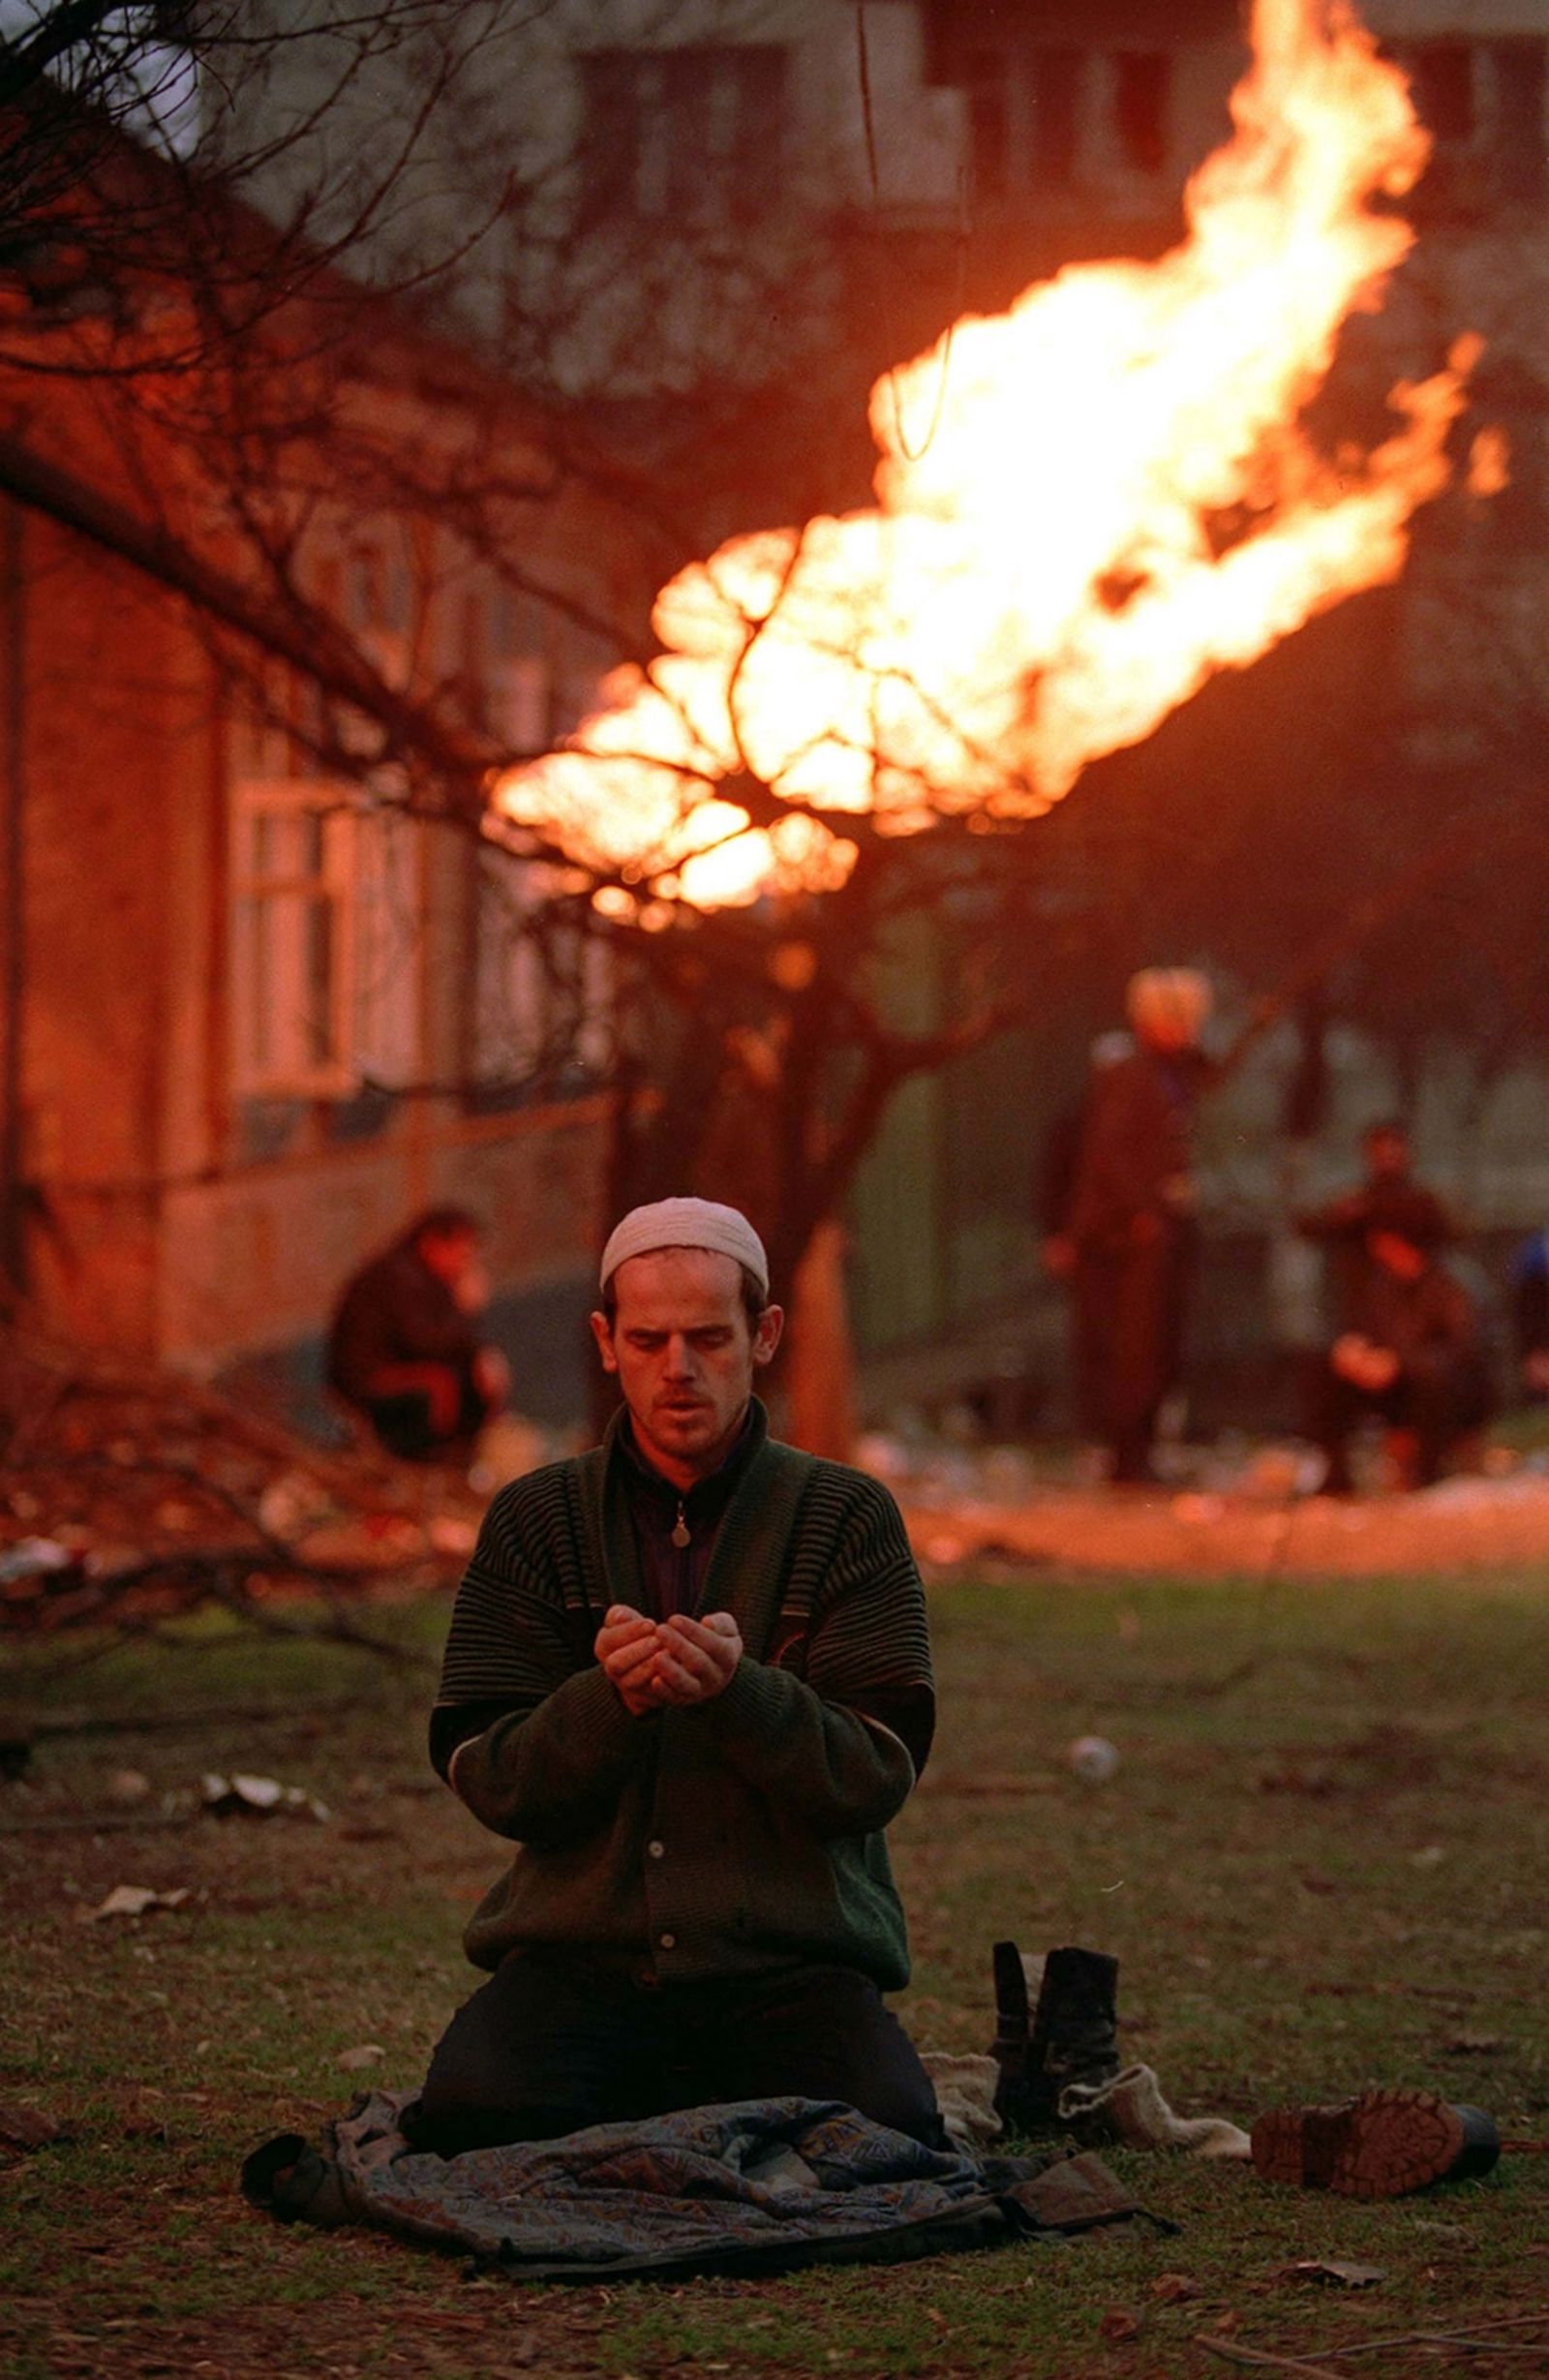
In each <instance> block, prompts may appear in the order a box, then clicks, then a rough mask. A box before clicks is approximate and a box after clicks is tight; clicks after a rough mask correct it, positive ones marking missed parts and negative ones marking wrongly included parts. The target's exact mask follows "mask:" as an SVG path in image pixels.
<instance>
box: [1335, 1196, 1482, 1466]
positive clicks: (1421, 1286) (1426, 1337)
mask: <svg viewBox="0 0 1549 2380" xmlns="http://www.w3.org/2000/svg"><path fill="white" fill-rule="evenodd" d="M1346 1315H1347V1327H1346V1328H1345V1329H1344V1330H1343V1331H1341V1333H1340V1335H1339V1337H1338V1338H1337V1339H1336V1340H1335V1341H1334V1344H1333V1346H1332V1347H1331V1348H1330V1349H1329V1350H1328V1353H1327V1355H1326V1356H1324V1357H1323V1358H1321V1362H1320V1367H1319V1370H1318V1374H1317V1376H1316V1380H1315V1385H1314V1393H1313V1410H1312V1414H1311V1416H1310V1421H1309V1433H1308V1434H1309V1435H1310V1436H1311V1437H1313V1438H1315V1439H1316V1440H1317V1441H1318V1444H1319V1445H1320V1446H1321V1448H1322V1449H1323V1451H1324V1453H1325V1454H1326V1455H1327V1457H1328V1471H1327V1475H1326V1477H1325V1479H1324V1481H1323V1491H1324V1493H1325V1494H1327V1495H1334V1496H1338V1495H1348V1494H1349V1492H1350V1487H1351V1476H1350V1464H1349V1456H1348V1449H1349V1444H1350V1437H1351V1432H1352V1430H1353V1428H1354V1427H1355V1424H1356V1423H1357V1422H1358V1421H1359V1420H1360V1419H1362V1418H1363V1417H1364V1416H1366V1415H1368V1414H1376V1415H1380V1416H1381V1418H1382V1419H1383V1420H1384V1421H1387V1422H1389V1423H1390V1424H1391V1425H1392V1426H1393V1428H1394V1429H1395V1430H1396V1431H1401V1432H1402V1433H1403V1434H1404V1440H1405V1470H1406V1473H1407V1474H1408V1477H1407V1480H1406V1483H1407V1484H1408V1485H1411V1486H1414V1487H1427V1486H1429V1485H1430V1484H1431V1482H1432V1481H1433V1480H1436V1479H1438V1478H1440V1476H1441V1471H1442V1466H1443V1461H1444V1460H1445V1457H1446V1455H1447V1452H1448V1450H1449V1449H1450V1448H1451V1447H1453V1446H1454V1445H1455V1444H1456V1442H1457V1440H1458V1439H1459V1438H1461V1437H1462V1436H1463V1435H1464V1434H1465V1433H1466V1432H1467V1431H1469V1430H1471V1429H1476V1428H1477V1427H1478V1425H1479V1424H1480V1422H1482V1421H1485V1420H1487V1419H1489V1416H1490V1414H1491V1412H1492V1410H1493V1405H1494V1400H1493V1398H1492V1395H1491V1391H1490V1377H1489V1367H1488V1364H1487V1363H1486V1360H1485V1356H1484V1349H1483V1346H1482V1343H1481V1338H1480V1332H1479V1323H1478V1315H1477V1312H1476V1309H1475V1307H1474V1303H1473V1298H1472V1297H1470V1296H1469V1293H1468V1291H1467V1290H1466V1289H1465V1288H1464V1287H1463V1285H1462V1283H1461V1282H1460V1281H1455V1280H1454V1279H1453V1278H1452V1276H1451V1274H1450V1273H1448V1272H1446V1271H1444V1270H1443V1267H1442V1266H1441V1265H1440V1264H1439V1263H1438V1262H1437V1258H1436V1252H1435V1249H1434V1247H1432V1246H1429V1245H1427V1244H1425V1243H1424V1242H1423V1241H1421V1240H1417V1239H1413V1238H1410V1237H1407V1236H1405V1235H1404V1234H1403V1233H1401V1232H1398V1231H1394V1230H1391V1229H1384V1228H1383V1227H1382V1226H1380V1225H1379V1226H1374V1227H1373V1228H1372V1229H1371V1230H1369V1231H1368V1232H1367V1233H1366V1235H1365V1238H1364V1240H1363V1242H1362V1247H1361V1261H1360V1266H1359V1268H1358V1270H1357V1271H1356V1273H1355V1275H1354V1278H1353V1283H1352V1290H1351V1293H1350V1296H1349V1297H1348V1300H1347V1306H1346Z"/></svg>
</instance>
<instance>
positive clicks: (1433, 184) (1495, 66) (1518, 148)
mask: <svg viewBox="0 0 1549 2380" xmlns="http://www.w3.org/2000/svg"><path fill="white" fill-rule="evenodd" d="M1397 56H1398V60H1399V63H1400V64H1401V65H1402V66H1403V68H1404V69H1405V71H1406V73H1407V74H1408V76H1409V77H1410V83H1411V87H1412V91H1413V95H1414V106H1415V109H1416V112H1417V113H1418V115H1419V118H1420V121H1421V123H1422V124H1423V125H1424V126H1425V129H1426V131H1427V132H1428V133H1429V134H1430V136H1431V138H1432V140H1433V142H1434V144H1435V146H1434V150H1433V154H1432V158H1431V164H1430V167H1429V168H1428V170H1427V172H1426V175H1425V178H1424V180H1423V181H1422V182H1421V184H1420V191H1419V197H1420V199H1421V201H1422V203H1425V204H1428V205H1429V206H1431V207H1432V208H1436V207H1442V208H1443V209H1446V208H1451V209H1461V210H1462V211H1464V212H1470V213H1476V212H1477V211H1478V210H1479V209H1480V208H1481V207H1483V206H1485V205H1486V204H1487V203H1492V202H1499V201H1501V200H1506V201H1510V200H1517V201H1519V202H1527V203H1536V202H1538V201H1540V200H1541V199H1542V197H1543V194H1544V187H1545V181H1546V178H1549V174H1546V167H1549V158H1546V135H1545V104H1546V98H1549V43H1545V42H1544V41H1542V40H1539V39H1524V40H1503V41H1492V42H1477V43H1472V44H1471V43H1468V42H1458V41H1447V42H1414V43H1410V44H1405V45H1403V46H1400V48H1399V49H1398V51H1397Z"/></svg>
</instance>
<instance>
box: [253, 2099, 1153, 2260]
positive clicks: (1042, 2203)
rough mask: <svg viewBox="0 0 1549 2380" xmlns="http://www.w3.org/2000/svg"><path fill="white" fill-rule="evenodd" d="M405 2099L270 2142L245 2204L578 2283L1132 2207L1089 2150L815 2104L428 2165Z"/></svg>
mask: <svg viewBox="0 0 1549 2380" xmlns="http://www.w3.org/2000/svg"><path fill="white" fill-rule="evenodd" d="M409 2097H410V2094H409V2093H407V2092H397V2093H393V2092H387V2091H380V2090H374V2091H371V2092H369V2093H368V2094H367V2095H366V2096H365V2097H364V2098H362V2099H359V2100H357V2101H356V2102H355V2105H354V2106H353V2107H352V2108H351V2109H350V2111H349V2115H348V2116H345V2117H343V2118H341V2119H340V2120H339V2121H336V2122H334V2123H331V2124H330V2125H329V2126H328V2127H327V2129H326V2132H325V2133H324V2136H323V2138H322V2141H321V2143H320V2144H319V2145H318V2146H309V2145H308V2144H307V2143H306V2142H305V2141H303V2140H302V2139H300V2138H299V2136H298V2135H296V2134H294V2133H286V2134H282V2135H281V2136H280V2138H279V2139H278V2140H275V2141H270V2142H268V2143H267V2144H266V2145H265V2146H264V2147H263V2148H262V2149H259V2150H258V2151H255V2152H254V2154H253V2155H252V2156H251V2157H249V2158H248V2160H247V2163H246V2164H245V2166H244V2167H243V2172H242V2184H243V2189H244V2191H245V2193H246V2195H247V2196H248V2198H249V2199H250V2200H251V2201H252V2202H253V2203H254V2204H255V2205H257V2206H259V2207H262V2208H264V2209H266V2210H267V2211H268V2212H270V2213H273V2214H275V2215H277V2216H278V2217H279V2218H280V2219H281V2220H282V2221H296V2220H300V2221H308V2222H321V2223H327V2224H337V2223H348V2222H365V2223H373V2224H377V2225H380V2227H382V2228H384V2229H386V2230H388V2231H394V2232H398V2233H401V2234H402V2235H404V2236H405V2237H407V2238H409V2239H411V2240H416V2241H421V2242H425V2243H432V2244H434V2245H437V2246H440V2247H444V2248H453V2249H459V2250H461V2251H463V2252H464V2253H471V2254H472V2255H473V2256H474V2257H475V2258H476V2259H477V2260H478V2261H479V2263H480V2264H481V2265H484V2266H486V2267H489V2268H494V2269H501V2270H504V2271H506V2272H509V2273H511V2274H513V2276H515V2277H518V2278H524V2279H532V2280H577V2281H594V2280H598V2279H614V2278H623V2277H625V2276H629V2275H640V2276H643V2277H644V2276H651V2277H661V2276H665V2275H669V2274H681V2273H772V2272H782V2271H790V2270H794V2269H795V2268H797V2267H799V2266H802V2265H807V2264H820V2263H855V2262H901V2261H905V2260H908V2259H912V2258H914V2257H918V2256H928V2255H936V2254H940V2253H943V2252H946V2251H949V2250H955V2249H963V2248H972V2247H986V2246H991V2245H994V2244H997V2243H1005V2242H1007V2241H1010V2240H1014V2239H1019V2238H1029V2237H1032V2236H1035V2235H1036V2234H1037V2233H1039V2232H1040V2231H1058V2232H1062V2233H1066V2234H1069V2233H1073V2232H1078V2231H1084V2230H1088V2229H1090V2228H1091V2227H1092V2226H1093V2225H1095V2224H1099V2223H1109V2222H1114V2221H1119V2220H1123V2219H1124V2218H1126V2217H1128V2216H1131V2215H1136V2214H1140V2213H1143V2212H1144V2211H1143V2210H1142V2209H1141V2208H1140V2207H1139V2206H1138V2205H1137V2203H1136V2201H1135V2200H1134V2199H1133V2198H1131V2197H1130V2196H1129V2194H1128V2193H1127V2192H1126V2191H1125V2190H1123V2189H1122V2188H1121V2186H1120V2184H1119V2183H1118V2182H1116V2181H1115V2180H1114V2178H1113V2176H1112V2175H1111V2174H1110V2173H1109V2171H1108V2169H1107V2167H1106V2166H1104V2165H1103V2164H1102V2162H1101V2161H1100V2159H1098V2158H1097V2157H1095V2156H1092V2155H1082V2156H1075V2157H1068V2158H1062V2159H1058V2160H1056V2161H1055V2162H1053V2163H1052V2164H1045V2163H1044V2162H1043V2161H1042V2160H1040V2159H1034V2158H1009V2157H1008V2158H996V2159H989V2160H980V2159H976V2158H974V2157H970V2156H965V2155H961V2154H959V2153H957V2151H937V2150H931V2149H926V2148H923V2147H922V2146H921V2144H920V2143H919V2142H918V2141H913V2140H909V2139H906V2138H905V2137H904V2135H903V2134H901V2133H898V2132H891V2131H889V2130H887V2129H886V2128H885V2127H884V2126H883V2125H881V2124H875V2123H870V2122H868V2121H866V2119H865V2118H864V2117H862V2116H859V2115H857V2114H856V2112H855V2110H854V2109H853V2108H849V2107H842V2106H838V2105H836V2104H833V2103H828V2102H820V2101H815V2100H810V2099H765V2100H744V2101H739V2102H738V2103H737V2104H735V2105H732V2106H726V2107H699V2108H689V2109H686V2110H684V2111H683V2113H681V2114H678V2115H671V2116H661V2117H657V2118H654V2119H653V2120H652V2121H648V2122H638V2123H611V2124H597V2125H594V2126H592V2128H591V2129H590V2130H588V2131H585V2132H572V2133H569V2134H568V2135H566V2137H565V2138H564V2139H562V2140H554V2141H533V2142H525V2143H521V2144H517V2145H515V2146H512V2147H509V2148H501V2149H474V2150H468V2151H464V2153H463V2154H462V2155H460V2156H455V2157H440V2156H436V2155H432V2154H428V2153H426V2152H424V2151H415V2150H414V2149H412V2148H411V2147H410V2144H409V2142H408V2141H407V2140H406V2139H405V2137H404V2134H403V2132H402V2130H401V2129H400V2127H399V2116H400V2114H401V2111H402V2110H403V2108H404V2107H405V2106H406V2105H407V2103H408V2100H409ZM1148 2219H1150V2220H1151V2221H1153V2222H1154V2221H1156V2220H1157V2218H1156V2217H1154V2216H1153V2217H1150V2218H1148ZM1162 2228H1165V2229H1170V2228H1171V2226H1170V2225H1164V2226H1162Z"/></svg>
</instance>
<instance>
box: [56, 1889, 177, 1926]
mask: <svg viewBox="0 0 1549 2380" xmlns="http://www.w3.org/2000/svg"><path fill="white" fill-rule="evenodd" d="M193 1897H194V1891H193V1886H192V1885H189V1884H178V1885H175V1886H174V1887H173V1889H172V1890H171V1891H170V1892H157V1891H156V1890H155V1889H154V1887H153V1886H151V1885H149V1884H115V1885H114V1886H113V1889H112V1891H111V1892H110V1893H109V1894H108V1896H107V1898H106V1901H104V1902H103V1903H102V1905H101V1906H100V1907H97V1908H94V1909H82V1910H81V1911H80V1916H81V1919H82V1921H83V1923H85V1924H87V1925H91V1924H94V1923H95V1921H96V1920H97V1919H98V1918H99V1917H143V1916H145V1915H146V1914H147V1912H148V1911H149V1910H151V1909H180V1908H181V1907H182V1906H183V1904H184V1902H185V1901H191V1900H192V1899H193Z"/></svg>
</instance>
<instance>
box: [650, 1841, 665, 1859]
mask: <svg viewBox="0 0 1549 2380" xmlns="http://www.w3.org/2000/svg"><path fill="white" fill-rule="evenodd" d="M646 1849H647V1850H648V1851H649V1852H650V1854H651V1856H652V1858H653V1859H665V1858H666V1856H667V1846H666V1845H665V1844H664V1843H648V1844H647V1846H646Z"/></svg>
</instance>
